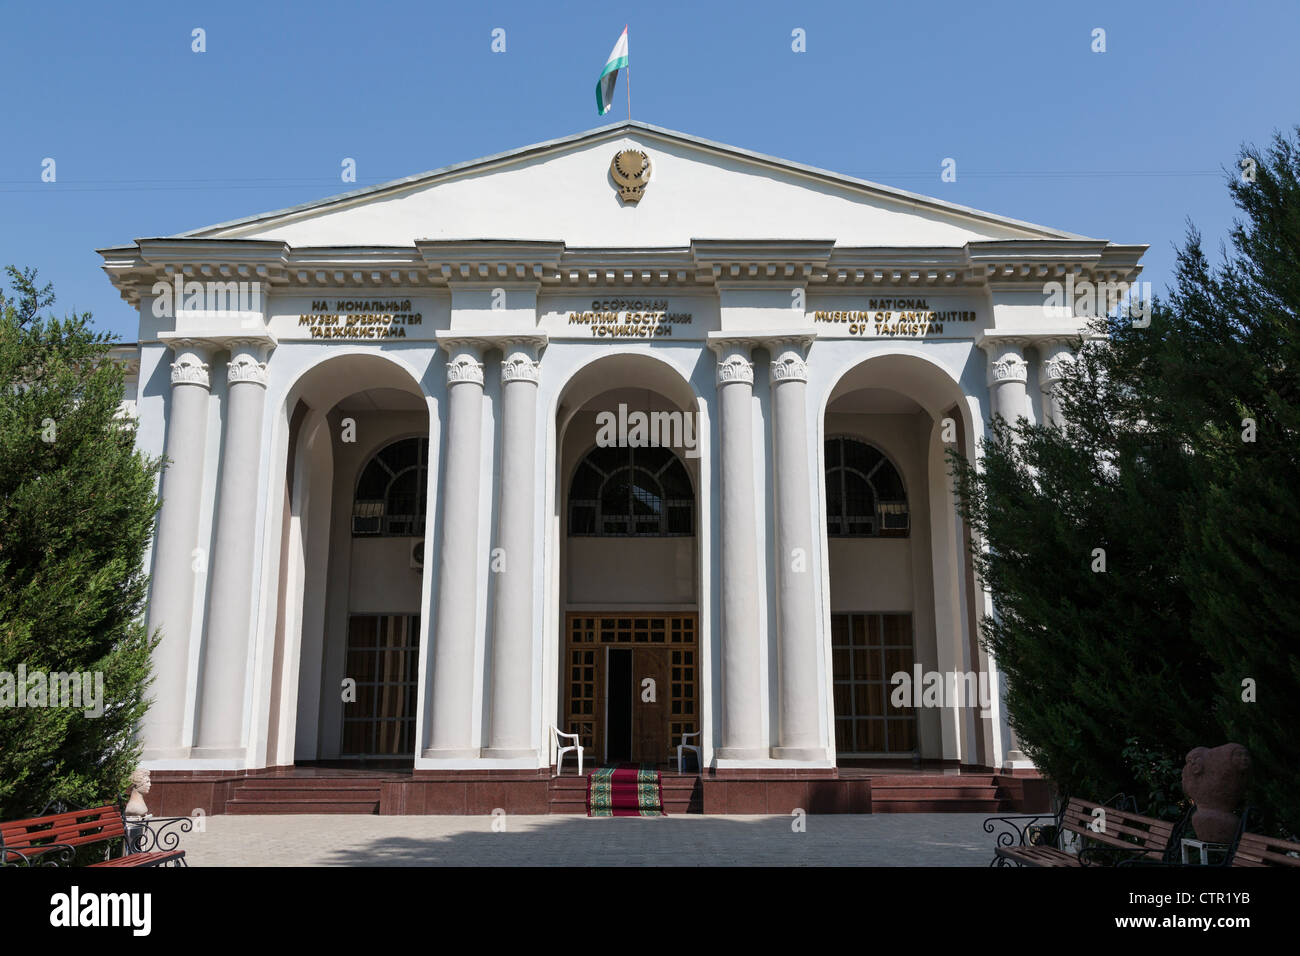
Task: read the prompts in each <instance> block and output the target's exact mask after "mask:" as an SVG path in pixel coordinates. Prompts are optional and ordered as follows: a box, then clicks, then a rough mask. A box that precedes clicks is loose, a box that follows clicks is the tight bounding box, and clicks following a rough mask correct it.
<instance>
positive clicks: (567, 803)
mask: <svg viewBox="0 0 1300 956" xmlns="http://www.w3.org/2000/svg"><path fill="white" fill-rule="evenodd" d="M590 772H591V771H587V773H590ZM659 780H660V785H661V787H662V790H663V801H664V812H665V813H667V814H668V815H669V816H676V815H677V814H679V813H703V812H704V791H703V789H702V785H701V783H700V778H699V776H692V775H690V774H675V773H663V774H661V775H660V778H659ZM548 794H549V797H550V812H551V813H580V814H583V815H584V816H585V815H586V813H587V777H586V776H585V775H584V776H581V777H579V776H578V775H577V774H574V773H568V774H565V775H564V776H563V777H552V778H551V783H550V787H549V788H548Z"/></svg>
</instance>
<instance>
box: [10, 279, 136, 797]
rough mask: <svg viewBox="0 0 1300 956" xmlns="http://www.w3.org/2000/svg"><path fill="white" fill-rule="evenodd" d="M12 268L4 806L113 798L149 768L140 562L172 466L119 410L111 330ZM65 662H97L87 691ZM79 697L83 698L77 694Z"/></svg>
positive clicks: (76, 666)
mask: <svg viewBox="0 0 1300 956" xmlns="http://www.w3.org/2000/svg"><path fill="white" fill-rule="evenodd" d="M7 271H8V276H9V286H10V291H9V293H8V294H5V293H4V292H3V291H0V819H12V818H14V817H20V816H27V815H31V814H34V813H39V812H41V811H42V810H44V809H46V808H47V807H51V806H58V805H60V804H61V805H63V806H66V807H68V808H70V809H71V808H81V807H86V806H91V805H95V804H97V803H102V802H105V801H108V800H111V799H113V798H114V797H115V796H117V795H118V794H119V793H121V792H122V788H123V786H124V785H125V783H126V782H127V779H128V778H129V776H130V774H131V771H132V770H133V769H134V768H135V765H136V762H137V760H138V757H139V748H138V746H137V744H136V742H135V738H134V733H135V727H136V725H137V723H138V721H139V719H140V717H141V715H142V714H143V713H144V710H145V707H146V701H145V690H146V686H147V683H148V678H149V652H150V650H151V642H150V639H149V636H148V635H147V633H146V631H145V626H144V623H143V621H142V611H143V606H144V602H145V598H146V589H147V577H146V574H145V571H144V569H143V563H142V562H143V558H144V554H145V550H146V548H147V545H148V542H149V539H150V536H151V535H152V533H153V524H154V518H155V515H156V513H157V508H158V502H157V498H156V495H155V491H154V488H155V482H156V479H157V474H158V469H159V466H160V463H159V462H158V461H156V460H151V459H149V458H147V457H145V456H143V455H141V454H139V453H138V452H137V451H136V449H135V425H134V423H133V421H131V419H129V418H127V417H122V416H120V415H119V409H120V405H121V401H122V397H123V371H122V368H121V367H120V365H119V364H118V363H117V362H115V361H114V360H113V359H112V358H111V357H110V354H109V349H110V346H111V341H110V338H109V337H108V336H107V335H105V334H103V333H100V332H96V331H95V330H94V329H93V328H92V327H91V325H90V316H89V314H81V315H72V316H69V317H67V318H64V319H58V318H55V317H54V316H52V315H51V316H45V317H42V315H41V312H42V310H44V309H46V308H48V306H49V305H50V304H51V303H52V302H53V301H54V296H53V293H52V291H51V288H50V286H49V285H46V286H44V287H38V285H37V283H36V276H35V273H34V272H32V271H30V270H28V271H23V272H20V271H18V270H16V269H14V268H13V267H10V268H9V269H8V270H7ZM20 674H21V675H23V676H25V678H26V680H25V681H23V682H22V683H21V684H20V683H19V680H18V678H19V676H20ZM54 674H61V675H78V676H80V675H82V674H89V675H90V680H89V681H88V682H86V681H79V683H81V685H82V686H81V689H82V691H83V694H82V696H81V698H80V700H77V698H75V697H73V696H72V687H73V685H72V683H71V681H70V680H54V681H51V679H50V675H54ZM95 675H99V676H98V678H97V677H96V676H95ZM98 681H102V684H99V683H98ZM99 687H102V692H100V691H98V688H99ZM65 689H66V690H65ZM87 690H89V693H88V694H86V693H85V691H87ZM20 697H21V700H20V699H19V698H20ZM96 697H98V698H99V699H98V701H97V700H96ZM42 701H43V704H42ZM72 702H76V703H78V704H79V706H63V704H68V703H72ZM20 703H22V704H24V706H19V704H20ZM33 704H34V705H35V706H32V705H33ZM99 710H102V713H99V714H98V715H96V714H95V712H96V711H99Z"/></svg>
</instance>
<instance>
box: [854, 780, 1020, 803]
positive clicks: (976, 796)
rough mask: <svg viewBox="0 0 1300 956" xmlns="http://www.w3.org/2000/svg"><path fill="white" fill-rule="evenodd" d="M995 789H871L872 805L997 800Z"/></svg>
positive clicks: (874, 787) (997, 794)
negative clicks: (882, 802)
mask: <svg viewBox="0 0 1300 956" xmlns="http://www.w3.org/2000/svg"><path fill="white" fill-rule="evenodd" d="M1003 796H1004V794H1002V793H1000V792H999V791H998V788H997V787H888V788H878V787H876V786H875V785H874V784H873V785H872V787H871V800H872V802H873V803H875V802H878V801H881V800H999V799H1001V798H1003Z"/></svg>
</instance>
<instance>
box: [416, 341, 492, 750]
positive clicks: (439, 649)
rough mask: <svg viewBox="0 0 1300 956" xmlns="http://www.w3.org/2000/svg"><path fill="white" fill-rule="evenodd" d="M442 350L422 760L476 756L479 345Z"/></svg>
mask: <svg viewBox="0 0 1300 956" xmlns="http://www.w3.org/2000/svg"><path fill="white" fill-rule="evenodd" d="M439 342H440V343H441V345H442V346H443V348H445V349H446V350H447V353H448V356H449V357H448V361H447V392H448V398H447V406H448V409H447V439H446V443H445V445H444V453H443V457H444V458H445V460H446V468H445V471H444V473H443V479H442V485H441V487H442V540H441V546H440V548H439V551H438V606H437V611H436V615H437V616H436V617H435V618H434V635H433V681H432V693H433V726H432V728H431V730H430V737H429V747H428V749H426V750H425V751H424V756H426V757H440V758H465V757H477V756H479V751H478V748H476V747H475V746H474V743H473V739H472V731H473V723H472V710H473V706H474V705H473V701H474V633H475V615H476V608H477V603H478V572H479V553H478V521H479V497H478V495H479V485H480V484H481V482H482V481H483V475H482V474H481V473H480V471H479V465H480V448H481V440H480V434H481V432H482V428H483V363H482V357H483V356H482V343H480V342H474V341H472V340H464V339H451V338H447V339H443V338H441V337H440V338H439Z"/></svg>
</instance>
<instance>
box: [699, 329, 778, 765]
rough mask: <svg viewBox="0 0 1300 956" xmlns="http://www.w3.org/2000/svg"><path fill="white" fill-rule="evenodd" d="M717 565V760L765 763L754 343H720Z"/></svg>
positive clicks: (715, 346)
mask: <svg viewBox="0 0 1300 956" xmlns="http://www.w3.org/2000/svg"><path fill="white" fill-rule="evenodd" d="M709 347H710V348H712V349H713V350H714V351H715V352H716V353H717V356H718V369H717V387H718V406H719V413H720V414H719V417H720V424H719V433H720V441H719V446H720V451H719V459H720V478H721V483H722V486H721V491H720V499H721V506H720V511H721V549H720V550H721V562H722V573H721V578H722V734H721V738H720V740H719V742H718V746H717V750H716V753H717V757H718V759H719V760H753V759H756V758H761V757H766V756H767V751H766V748H765V747H764V746H763V738H762V723H761V709H760V705H761V694H762V688H761V686H760V684H759V671H758V664H759V654H760V648H759V633H758V602H759V597H760V595H761V594H762V589H761V588H760V587H759V584H758V543H757V535H756V533H755V530H754V524H755V520H756V519H755V508H754V425H753V407H752V405H753V396H754V364H753V362H752V361H751V360H750V352H751V343H750V342H748V341H744V340H734V339H733V340H728V339H718V340H714V341H711V342H710V343H709Z"/></svg>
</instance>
